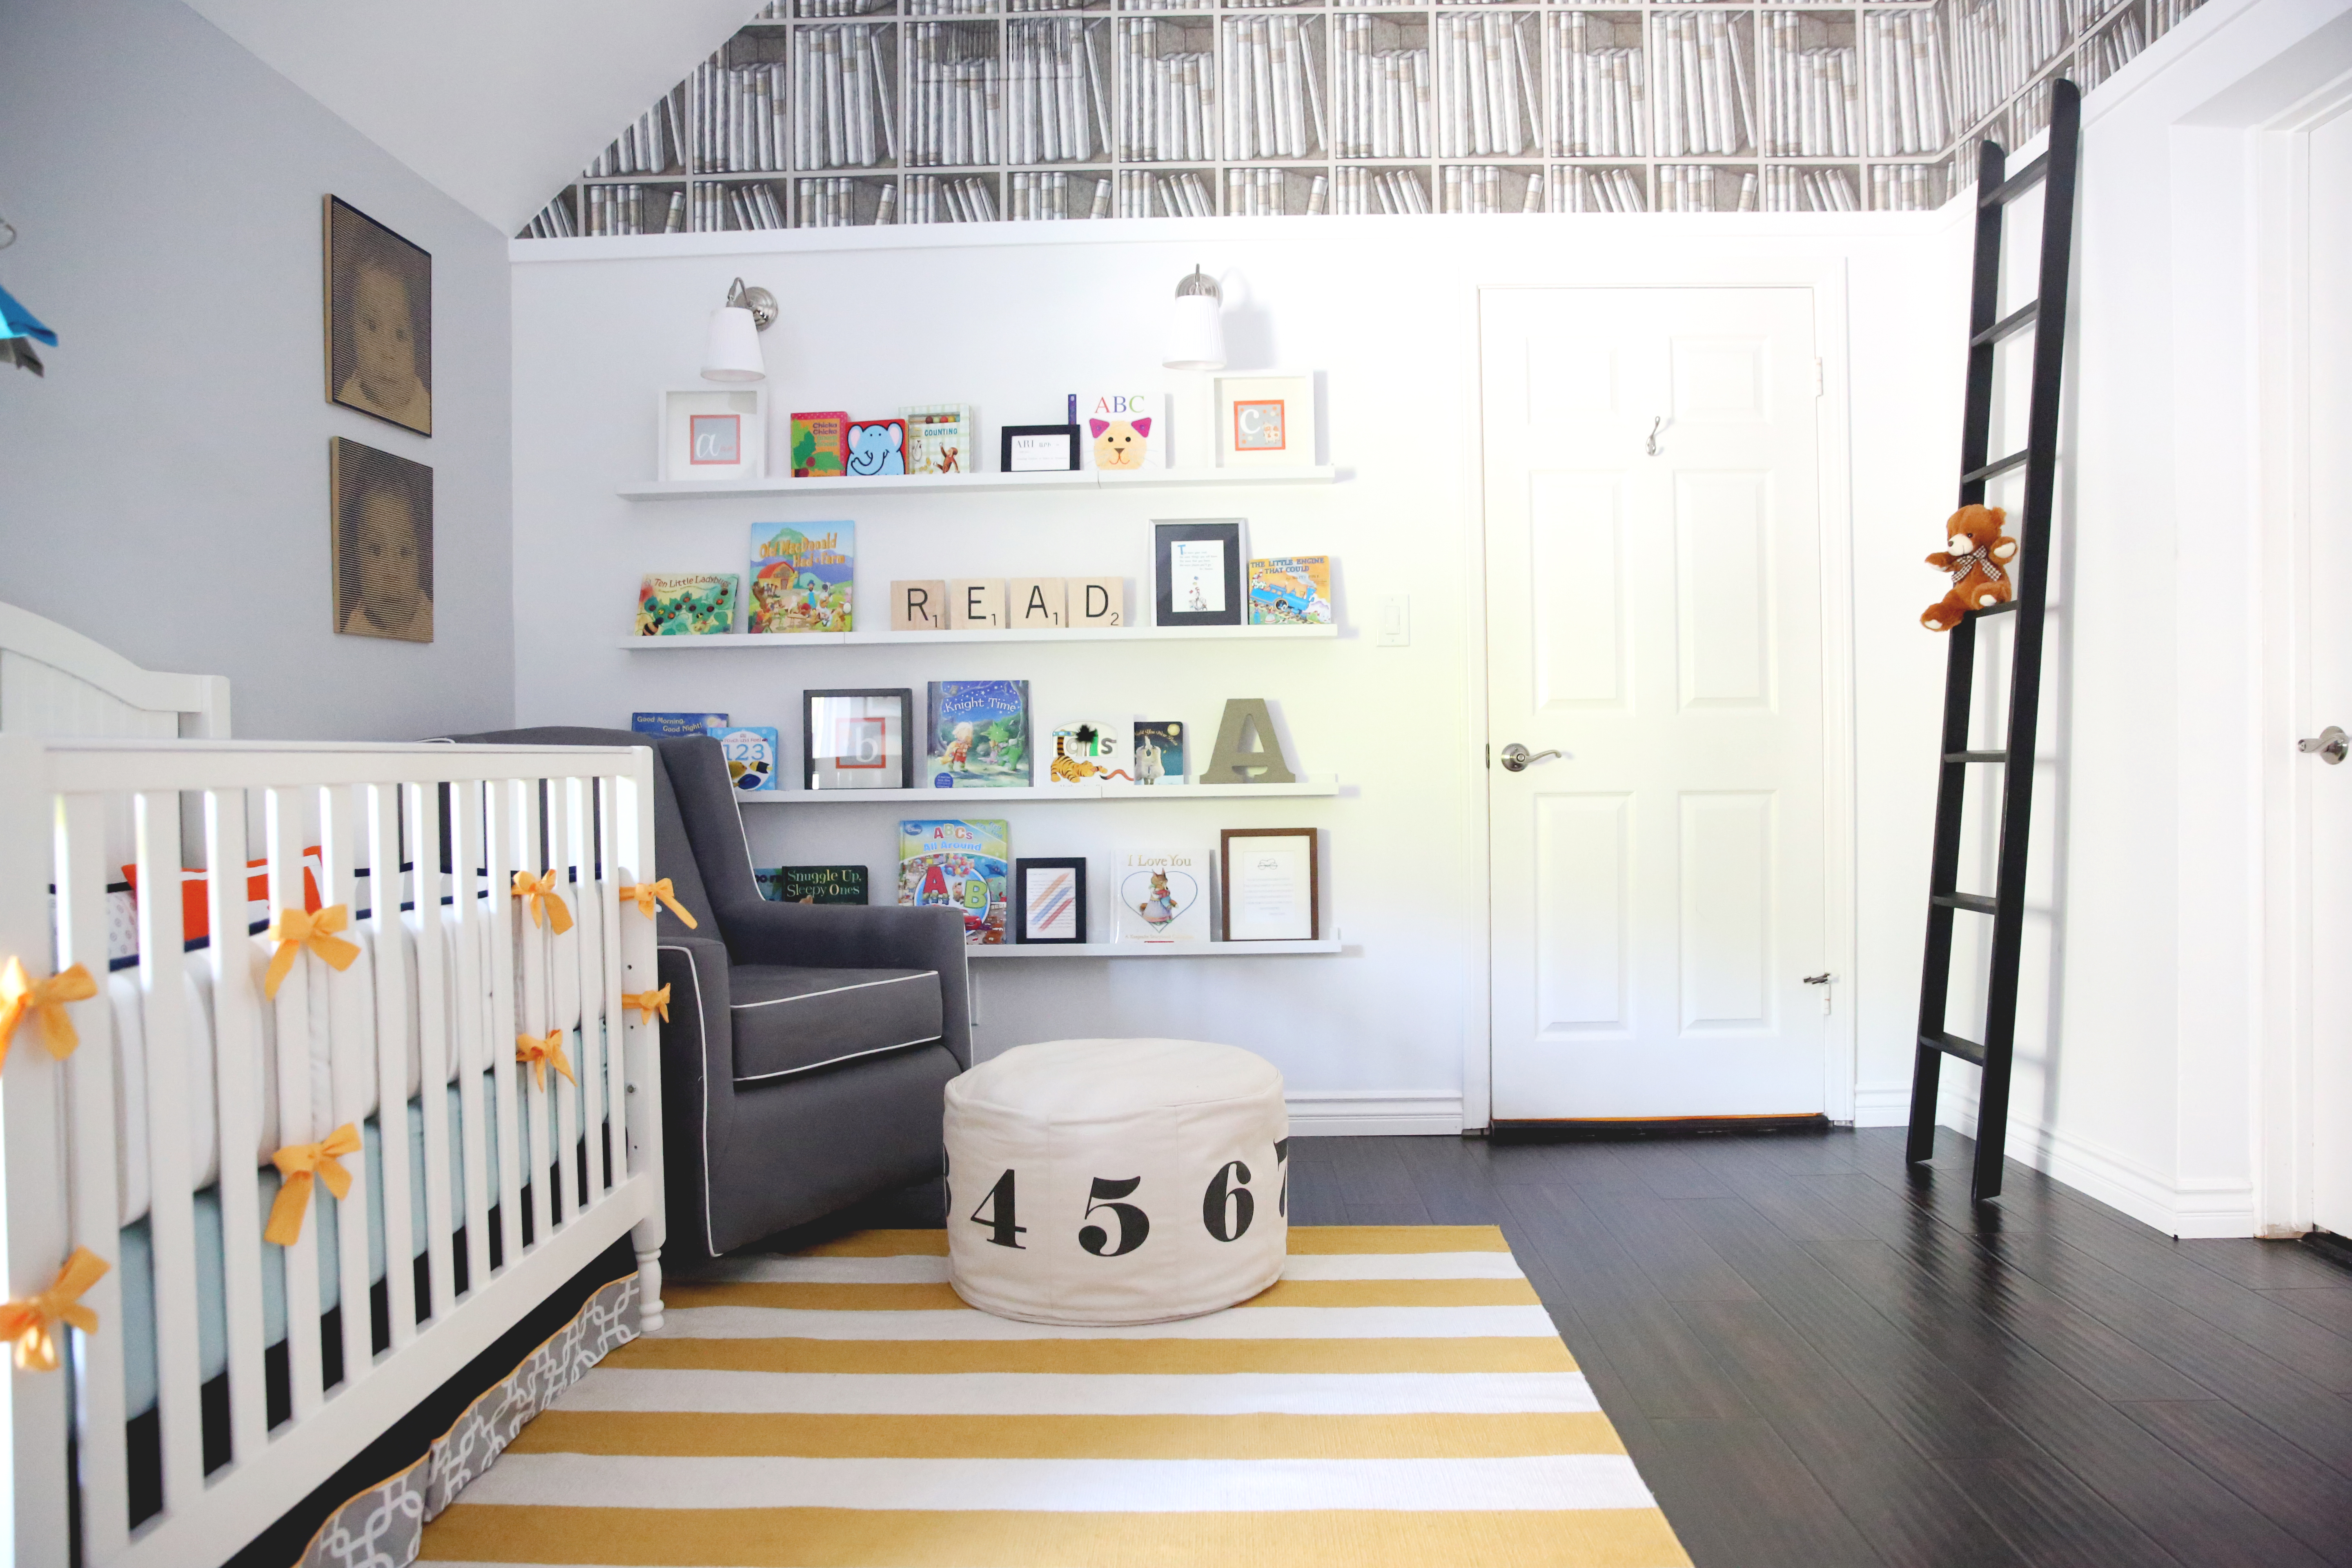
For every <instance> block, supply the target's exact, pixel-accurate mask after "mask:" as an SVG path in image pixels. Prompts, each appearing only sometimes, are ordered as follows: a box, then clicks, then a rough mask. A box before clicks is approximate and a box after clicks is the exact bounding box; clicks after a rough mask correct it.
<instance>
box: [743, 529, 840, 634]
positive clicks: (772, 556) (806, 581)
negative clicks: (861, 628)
mask: <svg viewBox="0 0 2352 1568" xmlns="http://www.w3.org/2000/svg"><path fill="white" fill-rule="evenodd" d="M805 527H806V528H807V531H806V532H803V531H801V530H800V529H798V528H792V527H788V526H786V525H785V524H783V523H781V522H755V523H753V524H752V525H751V625H750V626H749V627H748V628H747V629H748V630H751V631H754V632H846V631H855V630H856V622H855V619H854V618H853V615H852V605H851V599H852V595H853V591H854V589H855V588H856V576H857V566H856V555H857V547H856V540H857V525H856V523H852V522H812V523H808V524H806V525H805Z"/></svg>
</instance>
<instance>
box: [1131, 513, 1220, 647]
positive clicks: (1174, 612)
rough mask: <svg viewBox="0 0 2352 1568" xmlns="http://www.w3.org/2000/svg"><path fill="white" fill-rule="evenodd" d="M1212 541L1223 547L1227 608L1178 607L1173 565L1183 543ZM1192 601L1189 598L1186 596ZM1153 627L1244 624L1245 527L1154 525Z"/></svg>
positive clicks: (1218, 524) (1152, 531)
mask: <svg viewBox="0 0 2352 1568" xmlns="http://www.w3.org/2000/svg"><path fill="white" fill-rule="evenodd" d="M1205 542H1213V543H1217V544H1220V545H1222V546H1223V548H1224V562H1223V571H1222V572H1221V573H1220V574H1219V576H1220V578H1221V580H1222V582H1223V598H1224V606H1223V608H1222V609H1213V610H1192V609H1184V608H1180V607H1179V606H1178V605H1177V604H1176V596H1177V593H1178V588H1177V585H1176V574H1175V570H1174V566H1173V561H1174V557H1175V547H1176V546H1178V545H1180V544H1200V543H1205ZM1186 597H1187V599H1188V600H1189V598H1190V595H1189V594H1188V595H1186ZM1151 602H1152V624H1153V625H1155V626H1240V625H1241V624H1242V525H1241V523H1240V522H1239V521H1230V522H1155V523H1153V524H1152V525H1151Z"/></svg>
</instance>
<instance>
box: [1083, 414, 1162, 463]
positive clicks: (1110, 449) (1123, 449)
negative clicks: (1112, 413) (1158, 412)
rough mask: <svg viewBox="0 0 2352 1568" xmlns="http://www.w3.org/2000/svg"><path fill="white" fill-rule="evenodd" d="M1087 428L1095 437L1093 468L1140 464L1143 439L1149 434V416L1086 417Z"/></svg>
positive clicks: (1143, 445) (1144, 441) (1144, 440)
mask: <svg viewBox="0 0 2352 1568" xmlns="http://www.w3.org/2000/svg"><path fill="white" fill-rule="evenodd" d="M1087 434H1089V435H1091V436H1092V437H1094V438H1095V467H1096V468H1141V467H1143V453H1144V447H1145V443H1146V440H1147V439H1148V437H1150V435H1151V421H1150V420H1149V419H1089V420H1087Z"/></svg>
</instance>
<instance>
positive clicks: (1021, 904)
mask: <svg viewBox="0 0 2352 1568" xmlns="http://www.w3.org/2000/svg"><path fill="white" fill-rule="evenodd" d="M1086 940H1087V862H1086V857H1084V856H1082V855H1074V856H1060V857H1041V858H1036V859H1022V860H1015V861H1013V941H1014V942H1026V943H1029V944H1031V945H1034V946H1038V947H1077V946H1081V945H1083V944H1084V943H1085V942H1086Z"/></svg>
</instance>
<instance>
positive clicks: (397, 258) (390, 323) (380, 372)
mask: <svg viewBox="0 0 2352 1568" xmlns="http://www.w3.org/2000/svg"><path fill="white" fill-rule="evenodd" d="M321 226H322V227H323V229H324V231H325V232H324V234H323V235H322V237H321V240H320V251H321V253H322V256H323V260H324V266H325V270H326V280H325V286H324V288H323V289H322V290H321V292H322V294H323V296H324V298H323V300H322V301H321V303H322V305H323V307H324V315H325V321H324V325H325V331H324V337H325V342H326V353H327V401H328V402H330V403H339V404H341V405H343V406H344V407H346V408H355V409H357V410H359V411H360V412H361V413H362V414H365V415H367V416H370V417H372V418H376V419H381V420H383V421H384V422H385V423H386V424H389V425H397V426H400V427H401V428H403V429H404V430H414V431H415V432H416V433H417V434H418V435H419V436H430V435H432V434H433V253H432V252H431V251H429V250H426V249H425V247H423V246H420V245H417V244H415V243H414V242H412V241H410V240H407V239H404V238H403V237H400V236H399V235H397V234H394V232H393V231H392V230H390V229H388V228H386V227H385V226H383V225H382V224H380V223H378V222H376V220H375V219H373V218H372V217H370V216H367V214H365V213H363V212H362V211H360V209H359V208H357V207H355V206H353V205H351V204H350V203H349V202H346V201H344V200H343V199H342V198H341V197H340V196H329V197H327V198H326V206H325V211H324V214H323V216H322V217H321Z"/></svg>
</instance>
